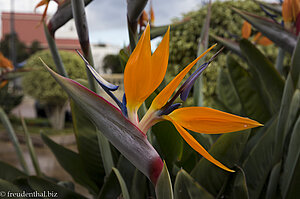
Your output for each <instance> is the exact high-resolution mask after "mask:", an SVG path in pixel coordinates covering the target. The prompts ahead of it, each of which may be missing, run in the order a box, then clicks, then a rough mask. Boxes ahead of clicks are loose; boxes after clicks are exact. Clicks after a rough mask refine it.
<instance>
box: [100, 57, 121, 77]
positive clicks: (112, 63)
mask: <svg viewBox="0 0 300 199" xmlns="http://www.w3.org/2000/svg"><path fill="white" fill-rule="evenodd" d="M102 63H103V69H104V71H105V72H106V73H107V72H111V73H122V72H123V67H122V65H121V62H120V58H119V55H118V54H117V55H113V54H109V55H106V56H105V57H104V59H103V62H102Z"/></svg>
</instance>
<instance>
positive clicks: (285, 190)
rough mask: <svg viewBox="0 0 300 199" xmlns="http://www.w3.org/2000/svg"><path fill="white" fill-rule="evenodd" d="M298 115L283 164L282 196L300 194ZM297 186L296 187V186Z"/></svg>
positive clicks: (299, 131)
mask: <svg viewBox="0 0 300 199" xmlns="http://www.w3.org/2000/svg"><path fill="white" fill-rule="evenodd" d="M299 179H300V117H298V119H297V122H296V124H295V126H294V129H293V132H292V136H291V141H290V145H289V149H288V154H287V157H286V161H285V164H284V169H283V174H282V181H281V193H282V197H283V198H296V197H298V196H299V194H300V190H299ZM297 187H298V188H297Z"/></svg>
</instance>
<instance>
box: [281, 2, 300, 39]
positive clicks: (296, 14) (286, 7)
mask: <svg viewBox="0 0 300 199" xmlns="http://www.w3.org/2000/svg"><path fill="white" fill-rule="evenodd" d="M282 17H283V21H284V26H285V28H287V29H288V30H290V31H291V32H293V33H296V35H298V34H299V32H300V0H284V1H283V4H282Z"/></svg>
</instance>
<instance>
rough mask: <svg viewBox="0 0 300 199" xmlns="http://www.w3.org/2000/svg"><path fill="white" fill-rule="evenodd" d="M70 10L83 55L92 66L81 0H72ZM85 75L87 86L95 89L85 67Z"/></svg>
mask: <svg viewBox="0 0 300 199" xmlns="http://www.w3.org/2000/svg"><path fill="white" fill-rule="evenodd" d="M71 3H72V11H73V17H74V20H75V25H76V30H77V35H78V39H79V43H80V46H81V50H82V52H83V55H84V57H85V58H86V59H87V60H88V62H89V63H90V65H91V66H94V60H93V56H92V50H91V45H90V39H89V30H88V24H87V20H86V14H85V5H84V1H83V0H72V1H71ZM87 77H88V82H89V87H90V89H91V90H92V91H96V85H95V80H94V77H93V75H92V73H91V72H90V71H89V70H88V69H87Z"/></svg>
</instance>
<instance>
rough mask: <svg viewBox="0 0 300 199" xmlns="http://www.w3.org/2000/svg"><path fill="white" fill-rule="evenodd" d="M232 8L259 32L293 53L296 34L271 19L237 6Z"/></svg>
mask: <svg viewBox="0 0 300 199" xmlns="http://www.w3.org/2000/svg"><path fill="white" fill-rule="evenodd" d="M232 10H233V11H235V12H236V13H238V14H239V15H240V16H241V17H243V18H244V19H245V20H246V21H248V22H249V23H250V24H251V25H252V26H253V27H255V28H256V29H257V30H258V31H259V32H261V33H262V34H263V35H264V36H266V37H268V38H269V39H270V40H271V41H273V42H274V43H275V44H277V45H278V46H279V47H281V48H282V49H284V50H286V51H287V52H289V53H290V54H292V53H293V50H294V48H295V46H296V41H297V38H296V36H295V35H293V34H292V33H290V32H288V31H287V30H285V29H284V28H283V27H282V26H281V25H280V24H277V23H275V22H274V21H272V20H271V19H268V18H265V17H260V16H257V15H254V14H252V13H248V12H245V11H240V10H238V9H236V8H232Z"/></svg>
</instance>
